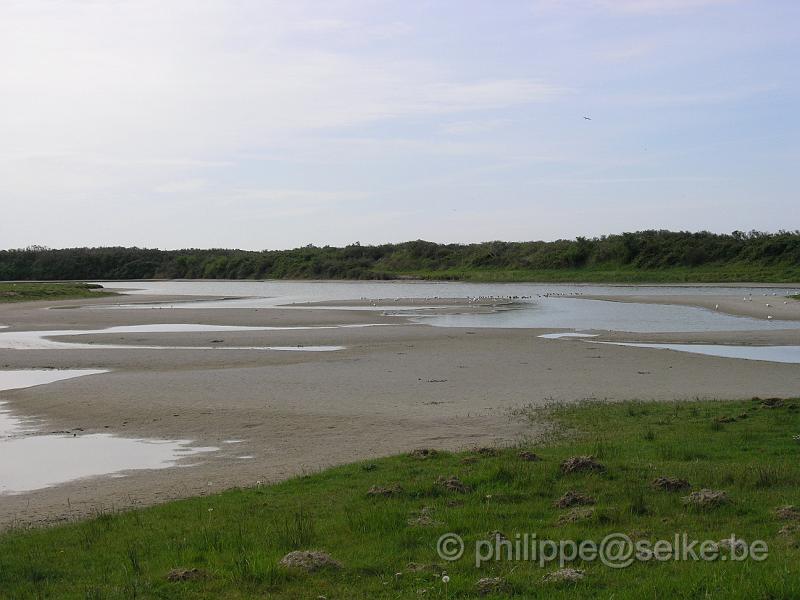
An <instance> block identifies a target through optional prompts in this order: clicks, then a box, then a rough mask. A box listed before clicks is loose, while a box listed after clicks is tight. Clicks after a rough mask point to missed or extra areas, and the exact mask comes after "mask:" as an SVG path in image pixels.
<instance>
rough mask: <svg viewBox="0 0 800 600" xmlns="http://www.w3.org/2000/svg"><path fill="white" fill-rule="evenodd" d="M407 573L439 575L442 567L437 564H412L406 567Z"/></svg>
mask: <svg viewBox="0 0 800 600" xmlns="http://www.w3.org/2000/svg"><path fill="white" fill-rule="evenodd" d="M406 571H408V572H409V573H434V574H436V575H438V574H439V573H441V572H442V567H441V566H440V565H437V564H429V565H426V564H423V563H415V562H410V563H408V564H407V565H406Z"/></svg>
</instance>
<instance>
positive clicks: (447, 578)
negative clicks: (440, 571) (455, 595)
mask: <svg viewBox="0 0 800 600" xmlns="http://www.w3.org/2000/svg"><path fill="white" fill-rule="evenodd" d="M442 583H450V576H449V575H445V576H444V577H442Z"/></svg>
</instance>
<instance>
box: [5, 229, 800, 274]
mask: <svg viewBox="0 0 800 600" xmlns="http://www.w3.org/2000/svg"><path fill="white" fill-rule="evenodd" d="M676 268H680V269H684V270H692V269H695V270H696V269H705V270H709V269H735V270H738V271H739V272H741V273H742V277H747V274H748V273H749V274H753V273H758V272H759V270H760V269H767V270H768V271H769V272H773V273H774V272H777V271H776V270H784V271H786V272H788V273H797V272H798V269H799V268H800V231H780V232H777V233H765V232H758V231H752V232H748V233H745V232H740V231H735V232H733V233H731V234H715V233H710V232H705V231H703V232H687V231H679V232H672V231H660V230H649V231H637V232H631V233H622V234H615V235H607V236H601V237H595V238H584V237H578V238H576V239H573V240H557V241H552V242H542V241H537V242H501V241H494V242H485V243H480V244H437V243H434V242H427V241H423V240H416V241H411V242H404V243H399V244H382V245H377V246H367V245H365V246H362V245H360V244H359V243H355V244H351V245H348V246H345V247H343V248H336V247H331V246H324V247H319V246H305V247H302V248H296V249H293V250H265V251H246V250H228V249H185V250H157V249H149V248H136V247H133V248H124V247H100V248H64V249H57V250H56V249H49V248H45V247H41V246H33V247H29V248H25V249H14V250H2V251H0V280H33V279H43V280H95V279H151V278H168V279H174V278H186V279H395V278H399V277H408V276H423V277H436V276H441V277H442V278H451V279H458V278H470V277H469V276H470V274H473V275H474V274H475V273H491V272H512V271H513V272H531V273H533V272H537V273H541V272H553V273H557V272H559V271H564V270H573V271H578V272H580V271H595V272H596V271H603V270H607V271H613V270H623V271H637V270H641V271H657V270H669V269H676Z"/></svg>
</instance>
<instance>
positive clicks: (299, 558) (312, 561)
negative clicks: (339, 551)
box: [280, 550, 342, 573]
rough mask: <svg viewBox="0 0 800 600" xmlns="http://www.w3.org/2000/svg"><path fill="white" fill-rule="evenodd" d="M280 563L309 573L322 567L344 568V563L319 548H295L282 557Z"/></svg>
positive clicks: (288, 567)
mask: <svg viewBox="0 0 800 600" xmlns="http://www.w3.org/2000/svg"><path fill="white" fill-rule="evenodd" d="M280 564H281V566H283V567H286V568H287V569H300V570H302V571H307V572H309V573H310V572H312V571H319V570H320V569H341V568H342V564H341V563H340V562H339V561H337V560H334V559H333V558H331V557H330V555H329V554H326V553H325V552H321V551H319V550H295V551H294V552H289V554H287V555H286V556H284V557H283V558H282V559H281V561H280Z"/></svg>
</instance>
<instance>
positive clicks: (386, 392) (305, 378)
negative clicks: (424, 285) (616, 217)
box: [0, 296, 800, 526]
mask: <svg viewBox="0 0 800 600" xmlns="http://www.w3.org/2000/svg"><path fill="white" fill-rule="evenodd" d="M645 298H646V299H647V300H648V301H649V300H653V299H652V298H650V297H645ZM135 300H136V301H137V302H145V301H154V300H158V298H146V297H141V296H137V297H136V298H135ZM703 301H713V300H712V299H708V298H704V299H703ZM120 302H121V301H120V299H119V298H104V299H97V300H92V301H91V303H93V304H96V303H117V304H118V303H120ZM125 302H127V299H126V300H125ZM754 302H755V300H754ZM81 304H85V303H79V302H76V301H64V302H60V303H35V304H12V305H2V306H0V324H4V325H8V326H9V329H7V330H4V331H9V330H11V331H13V330H32V329H37V330H63V329H78V330H97V329H101V328H104V327H109V326H113V325H135V324H151V323H203V324H218V325H259V326H273V327H288V326H302V327H314V326H324V327H330V326H333V325H367V324H369V325H379V326H376V327H346V328H341V327H338V328H333V329H296V330H280V331H226V332H222V333H221V332H213V333H198V332H194V333H133V334H131V333H126V334H109V333H95V334H91V335H84V336H81V337H80V340H79V341H80V342H81V343H97V344H108V343H113V344H119V345H129V346H131V348H125V349H119V350H104V349H80V350H77V349H71V350H66V351H64V350H9V349H6V350H2V349H0V368H5V369H12V368H45V367H57V368H106V369H112V372H110V373H106V374H102V375H93V376H89V377H83V378H79V379H74V380H69V381H62V382H58V383H53V384H49V385H47V386H40V387H35V388H30V389H25V390H17V391H9V392H4V393H2V400H4V401H7V405H6V408H10V409H12V410H13V411H14V412H15V413H17V414H20V415H25V416H35V417H37V418H38V419H40V423H41V427H42V430H43V431H75V432H76V433H77V434H78V435H85V434H89V433H98V432H100V433H114V434H119V435H124V436H130V437H146V438H161V439H192V440H194V441H195V442H196V443H197V444H198V445H200V446H219V447H220V448H221V450H220V451H219V452H217V453H213V454H208V455H204V456H203V457H202V458H192V459H189V462H190V463H200V464H197V465H196V466H192V467H191V468H171V469H166V470H162V471H133V472H129V473H128V474H127V476H126V477H124V478H108V477H100V478H94V479H88V480H83V481H77V482H72V483H69V484H65V485H61V486H57V487H54V488H49V489H45V490H39V491H35V492H31V493H27V494H23V495H17V496H3V497H2V502H0V526H8V525H9V524H11V523H49V522H54V521H59V520H63V519H69V518H75V517H81V516H84V515H87V514H91V513H92V512H94V511H96V510H98V509H109V508H112V507H113V508H123V507H126V506H130V505H132V504H134V505H139V504H152V503H155V502H160V501H164V500H167V499H171V498H177V497H185V496H190V495H201V494H207V493H211V492H216V491H219V490H222V489H225V488H226V487H231V486H239V485H254V484H255V483H256V481H264V482H266V481H274V480H278V479H281V478H285V477H288V476H291V475H295V474H298V473H301V472H307V471H313V470H317V469H321V468H324V467H326V466H329V465H333V464H340V463H345V462H352V461H356V460H366V459H369V458H373V457H377V456H382V455H387V454H392V453H397V452H401V451H406V450H410V449H413V448H416V447H421V446H432V447H438V448H446V449H459V448H465V447H469V446H473V445H479V444H491V443H499V444H510V443H514V442H516V441H519V440H520V439H523V438H526V437H530V436H536V435H537V434H538V433H539V431H540V430H539V429H538V428H537V427H536V426H532V425H531V424H529V423H526V422H524V421H523V420H521V419H519V418H518V417H514V416H513V414H514V413H515V412H516V411H518V410H519V409H520V408H523V407H525V406H528V405H541V404H543V403H545V402H548V401H551V400H559V401H565V402H571V401H577V400H581V399H585V398H595V399H607V400H622V399H629V398H641V399H656V400H672V399H691V398H695V397H699V398H710V399H711V398H749V397H751V396H754V395H760V396H783V397H789V396H796V395H797V393H798V390H800V368H798V366H797V365H785V364H774V363H766V362H757V361H744V360H733V359H723V358H713V357H704V356H693V355H689V354H682V353H676V352H670V351H664V350H652V349H640V348H625V347H618V346H608V345H603V344H596V343H593V340H579V339H571V340H546V339H541V338H539V337H537V336H538V335H539V334H541V333H545V332H548V331H552V330H523V329H467V328H439V327H431V326H427V325H419V324H411V323H409V322H408V321H407V320H406V319H404V318H402V317H396V316H387V315H384V314H382V313H381V311H364V310H355V309H354V310H346V309H342V310H332V309H330V308H324V309H323V308H320V309H318V310H314V309H313V308H304V309H302V310H298V309H291V308H269V309H245V308H237V309H224V310H220V309H203V308H197V309H188V308H183V309H180V310H171V309H150V310H142V309H137V310H125V309H115V310H91V309H83V308H71V309H66V310H48V309H47V307H48V306H73V307H75V306H80V305H81ZM799 304H800V303H799ZM782 318H784V317H782ZM773 334H774V336H784V337H783V338H777V337H770V336H773ZM796 335H797V334H796V332H785V331H784V332H768V333H766V334H764V333H760V332H749V333H741V334H737V333H714V334H702V335H701V334H694V339H692V338H691V337H690V336H687V335H686V334H680V335H678V334H669V336H672V338H669V336H667V334H649V335H635V336H634V335H633V334H625V335H622V334H604V335H603V336H602V337H600V338H597V340H596V341H602V340H608V341H619V340H627V341H649V340H655V341H667V340H668V339H669V340H672V341H709V338H713V341H717V342H736V343H779V342H777V341H776V340H777V339H784V340H789V339H791V336H796ZM61 339H62V340H63V341H69V340H70V339H71V340H73V341H78V339H77V338H61ZM212 343H213V344H214V347H213V348H212V349H174V348H169V349H164V350H146V349H137V348H136V347H135V346H136V345H164V346H182V347H205V346H209V345H210V344H212ZM783 343H787V342H786V341H784V342H783ZM296 345H341V346H344V347H345V349H344V350H342V351H337V352H327V353H305V352H274V351H263V350H234V349H229V348H230V347H240V346H296ZM226 440H243V441H242V442H241V443H238V444H225V443H224V442H225V441H226ZM241 456H251V457H252V458H239V457H241Z"/></svg>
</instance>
